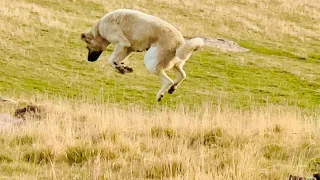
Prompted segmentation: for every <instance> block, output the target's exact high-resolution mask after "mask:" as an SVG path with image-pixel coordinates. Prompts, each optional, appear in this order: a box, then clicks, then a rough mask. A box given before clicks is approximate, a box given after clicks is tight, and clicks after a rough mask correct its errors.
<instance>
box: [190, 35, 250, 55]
mask: <svg viewBox="0 0 320 180" xmlns="http://www.w3.org/2000/svg"><path fill="white" fill-rule="evenodd" d="M184 38H185V39H186V40H189V39H192V38H194V37H186V36H185V37H184ZM201 38H202V39H203V41H204V43H205V46H210V47H213V48H218V49H220V50H222V51H224V52H225V51H230V52H248V51H249V49H246V48H244V47H241V46H240V45H238V44H237V43H235V42H234V41H231V40H227V39H223V38H212V37H201Z"/></svg>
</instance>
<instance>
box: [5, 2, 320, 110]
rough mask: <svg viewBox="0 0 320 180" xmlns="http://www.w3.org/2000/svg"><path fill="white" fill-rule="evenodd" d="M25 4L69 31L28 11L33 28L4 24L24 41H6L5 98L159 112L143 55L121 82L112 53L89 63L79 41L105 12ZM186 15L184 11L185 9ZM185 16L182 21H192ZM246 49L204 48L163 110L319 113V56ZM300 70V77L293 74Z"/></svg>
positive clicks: (266, 45) (264, 46) (253, 44)
mask: <svg viewBox="0 0 320 180" xmlns="http://www.w3.org/2000/svg"><path fill="white" fill-rule="evenodd" d="M20 1H21V2H24V3H32V4H34V5H36V6H37V7H40V8H42V9H48V10H50V12H53V13H61V14H64V15H65V17H64V16H57V17H55V18H57V21H59V23H60V25H61V26H65V27H64V28H59V27H60V26H59V25H57V26H54V25H48V24H44V23H45V22H50V19H49V20H48V21H43V22H44V23H37V22H38V21H39V19H41V17H43V14H44V12H42V10H39V11H37V10H32V9H31V10H30V9H28V8H26V7H24V8H22V10H21V11H23V12H24V11H26V12H27V13H29V19H28V21H22V20H20V19H19V18H17V17H16V16H10V15H2V16H1V17H0V21H1V22H2V23H4V22H7V21H9V22H11V23H13V24H21V26H18V29H19V30H21V31H23V34H24V36H14V35H9V36H3V35H2V36H1V37H2V38H3V41H4V42H5V43H6V46H8V47H11V48H13V49H15V50H13V49H8V50H7V51H6V53H3V55H2V56H1V57H0V60H1V61H0V66H1V67H2V68H0V92H1V94H2V95H9V96H12V95H14V96H18V97H28V96H29V97H30V96H36V95H39V94H43V95H45V96H49V97H52V98H54V97H58V96H59V97H66V98H70V99H75V100H79V99H87V100H88V101H93V102H96V101H104V102H106V101H108V102H115V103H119V102H121V103H122V104H124V105H126V104H128V103H139V104H144V105H146V106H154V104H155V93H156V92H157V90H158V89H159V88H160V81H159V79H158V78H157V77H156V76H154V75H151V74H149V73H148V72H147V70H146V69H145V67H144V64H143V55H144V53H139V54H135V55H133V56H131V58H130V60H129V61H130V65H131V66H132V67H133V68H134V73H133V74H126V75H120V74H118V73H116V72H115V71H114V70H113V69H111V68H110V67H109V66H108V57H109V56H110V54H111V52H112V47H110V48H109V49H108V51H107V52H105V53H103V55H102V57H101V59H100V60H99V61H98V62H96V63H90V62H87V61H86V53H87V52H86V49H85V47H84V46H85V45H84V44H83V42H81V41H80V38H79V34H80V33H81V32H83V31H85V30H86V29H87V28H89V27H91V26H92V24H93V23H94V22H95V21H96V20H97V19H98V18H99V17H100V16H102V15H103V14H104V13H105V12H106V10H105V9H104V8H103V6H101V5H100V4H99V3H93V2H92V3H91V2H90V3H88V2H86V1H81V0H80V1H76V2H71V1H67V2H63V6H62V5H61V2H53V1H50V0H45V1H37V0H20ZM166 8H167V9H168V7H167V5H166V4H165V3H164V4H162V8H161V9H166ZM179 9H180V11H181V10H183V8H182V7H181V8H179ZM42 13H43V14H42ZM170 13H171V11H170ZM185 13H186V11H184V13H183V14H185ZM183 14H182V15H181V16H182V17H184V16H186V15H183ZM85 16H86V18H84V17H85ZM45 17H46V16H45ZM286 17H287V16H286ZM81 18H82V19H81ZM192 18H194V19H197V16H196V15H195V14H192ZM198 18H199V17H198ZM70 19H72V21H70ZM202 19H203V18H202ZM8 27H9V28H7V29H2V30H1V31H2V32H3V31H5V32H7V33H8V32H13V33H14V32H15V31H16V29H15V28H16V26H15V25H10V26H8ZM199 35H201V34H199ZM226 36H229V35H227V34H226ZM239 43H240V45H242V46H244V47H246V48H248V49H250V52H248V53H239V54H237V53H221V52H218V51H216V50H213V49H210V48H205V49H204V50H202V51H201V52H197V53H194V55H193V56H192V57H191V59H190V60H189V62H187V64H186V66H185V69H186V72H187V79H186V80H185V81H184V82H183V83H182V85H181V87H180V88H179V89H178V90H177V91H176V92H175V94H174V95H166V96H165V97H164V99H163V102H161V103H159V104H163V105H166V106H175V105H176V104H179V103H183V104H185V105H187V104H189V105H197V104H201V103H203V102H206V101H208V100H209V101H210V102H212V103H214V104H218V103H223V104H228V105H231V106H234V107H236V108H246V107H249V106H252V105H259V106H260V105H262V106H263V105H268V104H280V105H292V106H298V107H302V108H311V109H313V108H317V107H319V104H320V92H319V88H320V83H319V79H320V74H319V73H318V70H319V67H318V65H319V57H318V56H319V55H318V54H316V53H311V54H310V55H309V57H302V56H299V55H295V53H293V52H290V50H291V49H294V48H296V47H295V46H292V47H287V48H285V49H282V47H281V46H277V45H274V44H272V43H271V42H259V43H258V44H257V41H254V40H250V39H248V40H242V41H239ZM315 43H319V42H318V41H316V42H315ZM297 70H298V71H299V72H301V74H297V73H294V72H293V71H297ZM305 72H306V73H309V74H312V78H306V77H305V76H304V75H305V74H304V73H305ZM170 74H171V75H174V74H173V73H170Z"/></svg>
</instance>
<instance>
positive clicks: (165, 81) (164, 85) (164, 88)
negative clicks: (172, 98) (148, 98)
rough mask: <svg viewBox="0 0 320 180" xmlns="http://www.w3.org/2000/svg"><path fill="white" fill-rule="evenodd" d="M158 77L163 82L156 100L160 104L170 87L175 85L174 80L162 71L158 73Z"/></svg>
mask: <svg viewBox="0 0 320 180" xmlns="http://www.w3.org/2000/svg"><path fill="white" fill-rule="evenodd" d="M158 76H159V77H160V78H161V80H162V87H161V89H160V90H159V91H158V93H157V96H156V100H157V101H158V102H159V101H161V99H162V97H163V95H164V93H165V92H166V91H167V90H168V89H169V87H170V86H172V85H173V81H172V79H170V77H169V76H168V75H167V74H166V73H165V72H164V71H160V72H159V73H158Z"/></svg>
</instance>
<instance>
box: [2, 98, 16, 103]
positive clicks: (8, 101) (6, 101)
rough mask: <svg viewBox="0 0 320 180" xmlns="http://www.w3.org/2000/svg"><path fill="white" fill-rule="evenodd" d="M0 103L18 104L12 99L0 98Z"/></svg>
mask: <svg viewBox="0 0 320 180" xmlns="http://www.w3.org/2000/svg"><path fill="white" fill-rule="evenodd" d="M0 102H5V103H12V104H18V102H16V101H14V100H12V99H7V98H2V97H0Z"/></svg>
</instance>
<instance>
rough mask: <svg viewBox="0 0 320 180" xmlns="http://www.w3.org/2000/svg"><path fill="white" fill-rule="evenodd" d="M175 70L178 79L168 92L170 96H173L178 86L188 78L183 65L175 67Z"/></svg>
mask: <svg viewBox="0 0 320 180" xmlns="http://www.w3.org/2000/svg"><path fill="white" fill-rule="evenodd" d="M173 70H174V71H175V73H176V78H175V80H174V82H173V85H172V86H171V87H170V89H169V91H168V93H169V94H172V93H173V92H174V91H175V90H176V89H177V88H178V86H179V85H180V84H181V82H182V81H183V80H184V79H185V78H186V77H187V74H186V72H185V71H184V70H183V64H182V63H181V64H178V65H176V66H174V67H173Z"/></svg>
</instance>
